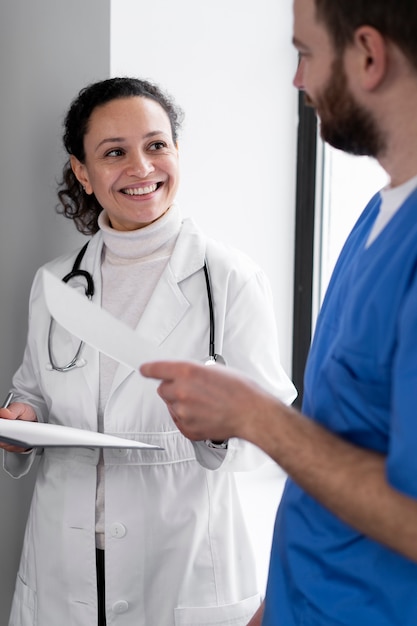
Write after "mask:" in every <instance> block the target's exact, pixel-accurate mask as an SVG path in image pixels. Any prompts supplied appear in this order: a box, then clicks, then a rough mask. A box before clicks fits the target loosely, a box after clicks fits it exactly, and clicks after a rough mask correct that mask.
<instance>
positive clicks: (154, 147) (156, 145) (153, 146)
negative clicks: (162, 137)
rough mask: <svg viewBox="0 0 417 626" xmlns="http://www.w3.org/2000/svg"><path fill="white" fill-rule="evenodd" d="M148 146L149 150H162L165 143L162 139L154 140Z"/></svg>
mask: <svg viewBox="0 0 417 626" xmlns="http://www.w3.org/2000/svg"><path fill="white" fill-rule="evenodd" d="M150 148H151V150H162V149H163V148H166V143H165V142H164V141H154V142H153V144H151V146H150Z"/></svg>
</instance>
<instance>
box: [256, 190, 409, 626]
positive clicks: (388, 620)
mask: <svg viewBox="0 0 417 626" xmlns="http://www.w3.org/2000/svg"><path fill="white" fill-rule="evenodd" d="M379 207H380V196H379V194H377V195H376V196H375V197H374V198H373V199H372V200H371V201H370V203H369V204H368V206H367V207H366V209H365V211H364V212H363V214H362V215H361V217H360V218H359V220H358V222H357V224H356V225H355V227H354V229H353V231H352V233H351V235H350V236H349V238H348V240H347V242H346V244H345V246H344V248H343V250H342V252H341V255H340V257H339V260H338V262H337V264H336V267H335V270H334V273H333V276H332V279H331V281H330V284H329V288H328V290H327V294H326V298H325V300H324V303H323V306H322V309H321V312H320V315H319V319H318V321H317V327H316V332H315V336H314V341H313V343H312V347H311V350H310V355H309V358H308V363H307V367H306V373H305V387H304V400H303V413H304V414H306V415H308V416H310V417H311V419H313V420H315V421H317V422H319V423H321V424H322V425H323V426H325V427H326V428H328V429H329V430H331V431H333V432H334V433H337V434H338V435H340V436H341V437H343V438H344V439H346V440H347V441H350V442H352V443H354V444H356V445H358V446H361V447H365V448H368V449H372V450H376V451H378V452H381V453H383V454H384V455H386V459H387V460H386V469H387V477H388V480H389V482H390V483H391V484H392V486H393V487H395V488H396V489H398V490H400V491H402V492H403V493H405V494H407V495H409V496H411V497H415V498H417V190H416V191H414V192H413V193H412V194H411V195H410V196H409V197H408V198H407V200H406V201H405V202H404V204H403V205H402V207H400V209H399V210H398V211H397V213H396V214H395V215H394V216H393V217H392V219H391V221H390V222H389V224H388V225H387V226H386V227H385V228H384V230H383V231H382V232H381V233H380V235H379V236H378V237H377V238H376V240H375V241H374V242H373V243H372V244H371V245H370V246H369V247H368V248H366V242H367V239H368V237H369V234H370V231H371V229H372V226H373V224H374V222H375V219H376V216H377V214H378V211H379ZM262 624H263V626H301V625H302V626H416V625H417V564H415V563H413V562H411V561H409V560H408V559H406V558H404V557H402V556H400V555H398V554H397V553H395V552H393V551H391V550H389V549H387V548H385V547H384V546H382V545H380V544H378V543H376V542H374V541H372V540H370V539H368V538H367V537H365V536H363V535H361V534H360V533H358V532H357V531H355V530H354V529H353V528H351V527H349V526H347V525H346V524H345V523H343V522H341V521H340V520H339V519H338V518H336V517H335V516H334V515H332V514H331V513H330V512H329V511H328V510H327V509H325V508H323V507H322V506H321V505H320V504H318V503H317V502H316V501H315V500H313V499H312V498H311V497H310V496H308V495H307V494H306V493H305V492H304V491H303V490H302V489H300V488H299V487H298V485H296V484H295V483H294V482H293V481H292V480H290V479H289V480H288V481H287V485H286V488H285V491H284V495H283V498H282V501H281V504H280V507H279V510H278V514H277V519H276V524H275V531H274V540H273V546H272V552H271V563H270V573H269V579H268V588H267V594H266V602H265V613H264V619H263V622H262Z"/></svg>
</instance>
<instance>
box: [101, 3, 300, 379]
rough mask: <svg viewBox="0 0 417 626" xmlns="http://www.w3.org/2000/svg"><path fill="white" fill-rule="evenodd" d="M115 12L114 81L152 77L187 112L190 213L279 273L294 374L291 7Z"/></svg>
mask: <svg viewBox="0 0 417 626" xmlns="http://www.w3.org/2000/svg"><path fill="white" fill-rule="evenodd" d="M111 11H112V13H111V74H112V76H117V75H132V76H139V77H141V78H149V79H151V80H153V81H155V82H157V83H158V84H160V85H161V86H162V87H164V88H165V89H166V90H167V91H168V92H170V93H171V94H172V95H173V96H174V98H175V100H176V101H177V102H178V104H180V106H181V107H182V108H183V109H184V111H185V116H186V117H185V123H184V130H183V133H182V136H181V137H180V152H181V168H182V184H181V187H180V192H179V196H178V199H179V201H180V204H181V207H182V210H183V213H186V214H187V215H191V216H192V217H194V218H195V219H196V221H197V222H198V223H199V225H200V226H201V227H202V228H203V229H204V230H205V231H206V232H207V233H208V234H211V235H213V236H214V237H217V238H221V239H222V240H224V241H227V242H229V243H231V244H233V245H236V246H237V247H239V248H241V249H242V250H245V251H246V252H247V253H249V254H250V255H251V256H252V257H253V258H254V259H255V260H256V261H257V262H258V263H259V264H260V265H261V266H262V267H263V268H264V269H265V270H266V271H267V273H268V275H269V277H270V279H271V283H272V286H273V290H274V296H275V302H276V310H277V319H278V331H279V337H280V343H281V353H282V359H283V362H284V364H285V366H286V368H287V371H291V369H290V368H291V349H292V289H293V248H294V246H293V244H294V185H295V148H296V142H295V135H296V122H297V119H296V113H297V94H296V90H295V89H294V87H293V86H292V77H293V73H294V69H295V66H296V55H295V52H294V50H293V49H292V46H291V34H292V33H291V29H292V13H291V2H277V1H276V0H256V1H254V0H210V2H193V1H192V0H176V1H175V2H173V1H172V0H152V2H147V3H144V2H138V0H113V2H112V3H111ZM260 330H261V329H260Z"/></svg>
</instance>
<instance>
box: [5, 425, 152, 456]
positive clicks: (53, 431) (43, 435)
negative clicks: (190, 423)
mask: <svg viewBox="0 0 417 626" xmlns="http://www.w3.org/2000/svg"><path fill="white" fill-rule="evenodd" d="M0 440H1V441H6V442H7V443H12V444H14V445H19V446H22V447H23V448H47V447H51V446H56V447H67V446H73V447H76V448H80V447H81V448H141V449H146V450H163V448H160V447H158V446H153V445H151V444H147V443H142V442H141V441H133V440H131V439H125V438H123V437H116V436H114V435H106V434H104V433H97V432H94V431H91V430H83V429H82V428H71V427H69V426H59V425H58V424H44V423H41V422H25V421H24V420H8V419H4V418H0Z"/></svg>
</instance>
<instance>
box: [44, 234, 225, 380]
mask: <svg viewBox="0 0 417 626" xmlns="http://www.w3.org/2000/svg"><path fill="white" fill-rule="evenodd" d="M88 243H89V242H88V241H87V243H86V244H85V245H84V246H83V247H82V248H81V250H80V252H79V253H78V255H77V257H76V259H75V261H74V265H73V266H72V269H71V271H70V272H69V273H68V274H66V275H65V276H64V277H63V279H62V281H63V282H64V283H68V282H69V281H70V280H72V279H73V278H79V277H81V278H84V279H85V281H86V286H85V295H86V296H87V298H89V299H90V300H91V299H92V297H93V295H94V280H93V277H92V276H91V274H90V273H89V272H87V271H86V270H82V269H80V265H81V261H82V259H83V257H84V254H85V252H86V250H87V246H88ZM203 269H204V277H205V280H206V289H207V299H208V308H209V322H210V326H209V328H210V332H209V355H208V357H205V359H203V362H204V364H205V365H214V364H215V363H219V364H221V365H225V364H226V362H225V360H224V358H223V357H222V356H221V355H220V354H216V347H215V335H216V329H215V322H214V305H213V292H212V288H211V280H210V272H209V268H208V264H207V259H205V260H204V266H203ZM54 326H55V321H54V319H53V318H52V317H51V321H50V323H49V331H48V356H49V364H48V369H50V370H54V371H55V372H69V371H71V370H73V369H74V368H76V367H83V366H84V365H85V364H86V361H85V359H83V358H82V356H81V353H82V351H83V347H84V341H80V344H79V346H78V348H77V351H76V353H75V354H74V357H73V358H72V359H71V361H69V362H68V363H67V364H66V365H62V366H59V365H57V363H56V361H55V357H54V355H53V350H52V335H53V329H54Z"/></svg>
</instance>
